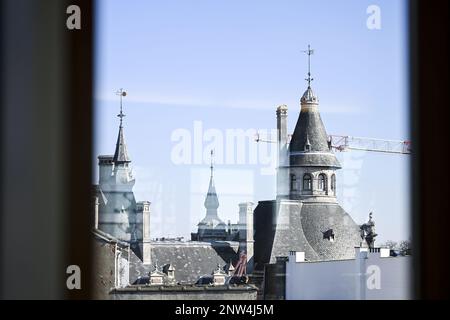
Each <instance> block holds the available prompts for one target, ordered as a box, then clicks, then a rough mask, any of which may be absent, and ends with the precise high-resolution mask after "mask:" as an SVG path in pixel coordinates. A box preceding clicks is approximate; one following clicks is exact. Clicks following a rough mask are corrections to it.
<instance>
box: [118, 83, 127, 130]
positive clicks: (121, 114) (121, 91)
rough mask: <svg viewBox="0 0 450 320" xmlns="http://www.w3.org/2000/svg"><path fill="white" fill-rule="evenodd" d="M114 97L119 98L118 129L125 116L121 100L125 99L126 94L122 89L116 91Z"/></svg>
mask: <svg viewBox="0 0 450 320" xmlns="http://www.w3.org/2000/svg"><path fill="white" fill-rule="evenodd" d="M116 95H118V96H120V113H119V114H118V115H117V116H118V117H119V118H120V127H122V120H123V117H125V114H124V113H123V111H122V98H123V97H125V96H126V95H127V93H126V91H124V90H123V88H120V89H119V90H118V91H116Z"/></svg>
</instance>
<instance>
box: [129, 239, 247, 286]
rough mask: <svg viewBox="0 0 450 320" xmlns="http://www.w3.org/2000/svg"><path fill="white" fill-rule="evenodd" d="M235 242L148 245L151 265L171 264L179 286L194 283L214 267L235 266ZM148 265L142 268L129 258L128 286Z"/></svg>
mask: <svg viewBox="0 0 450 320" xmlns="http://www.w3.org/2000/svg"><path fill="white" fill-rule="evenodd" d="M238 247H239V243H237V242H228V241H223V242H222V241H221V242H212V243H209V242H195V241H193V242H176V241H174V242H164V241H161V242H152V247H151V263H152V265H153V264H155V263H158V265H160V266H164V265H166V264H169V263H170V264H172V266H173V267H174V268H175V279H176V281H177V282H180V283H190V284H192V283H195V282H196V281H197V280H198V278H199V277H200V276H203V275H210V274H211V273H212V272H213V271H214V270H215V269H216V268H217V265H218V264H220V265H221V266H225V265H226V264H227V263H229V262H230V261H232V262H233V263H236V262H237V260H238V258H239V256H238ZM150 270H152V266H150V265H143V264H142V261H141V260H139V258H138V257H137V256H135V255H134V254H133V255H132V258H131V268H130V283H133V282H134V281H135V280H136V279H137V278H138V277H139V276H140V277H145V276H148V272H149V271H150Z"/></svg>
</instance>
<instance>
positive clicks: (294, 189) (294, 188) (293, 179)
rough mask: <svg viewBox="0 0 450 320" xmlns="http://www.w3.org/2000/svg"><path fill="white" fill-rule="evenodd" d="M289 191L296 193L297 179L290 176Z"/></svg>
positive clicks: (292, 175)
mask: <svg viewBox="0 0 450 320" xmlns="http://www.w3.org/2000/svg"><path fill="white" fill-rule="evenodd" d="M291 191H297V177H296V176H295V174H291Z"/></svg>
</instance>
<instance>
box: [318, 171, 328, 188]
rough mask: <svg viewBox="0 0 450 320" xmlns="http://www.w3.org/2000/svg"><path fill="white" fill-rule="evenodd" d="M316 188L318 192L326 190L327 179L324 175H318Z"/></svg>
mask: <svg viewBox="0 0 450 320" xmlns="http://www.w3.org/2000/svg"><path fill="white" fill-rule="evenodd" d="M318 183H319V185H318V187H319V190H320V191H326V190H327V177H326V176H325V174H323V173H321V174H319V179H318Z"/></svg>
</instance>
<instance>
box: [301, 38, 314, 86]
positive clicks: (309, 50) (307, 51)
mask: <svg viewBox="0 0 450 320" xmlns="http://www.w3.org/2000/svg"><path fill="white" fill-rule="evenodd" d="M302 52H304V53H306V54H307V55H308V78H306V79H305V80H306V81H308V88H310V87H311V81H313V80H314V78H311V55H312V54H314V49H311V46H310V45H309V44H308V50H303V51H302Z"/></svg>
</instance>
